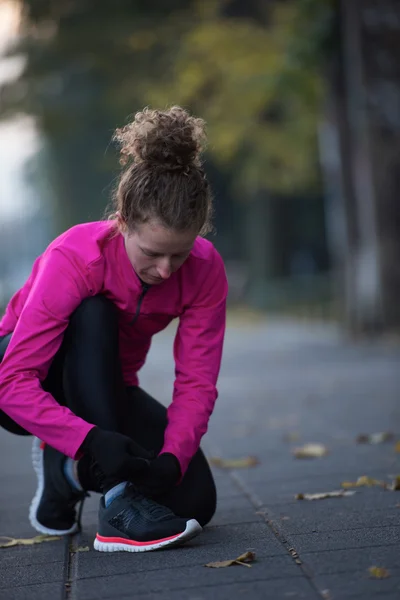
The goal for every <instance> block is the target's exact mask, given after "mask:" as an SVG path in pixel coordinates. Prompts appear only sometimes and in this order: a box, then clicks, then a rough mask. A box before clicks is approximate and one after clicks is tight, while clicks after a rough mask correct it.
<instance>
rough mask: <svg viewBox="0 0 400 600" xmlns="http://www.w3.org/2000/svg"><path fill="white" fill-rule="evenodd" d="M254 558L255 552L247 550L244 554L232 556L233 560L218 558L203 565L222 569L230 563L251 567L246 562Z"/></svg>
mask: <svg viewBox="0 0 400 600" xmlns="http://www.w3.org/2000/svg"><path fill="white" fill-rule="evenodd" d="M255 558H256V555H255V553H254V552H250V551H248V552H245V553H244V554H241V555H240V556H238V557H237V558H234V559H233V560H220V561H216V562H210V563H207V564H206V565H204V566H205V567H210V568H211V569H222V568H224V567H231V566H232V565H243V566H244V567H251V565H249V564H248V563H249V562H253V561H254V560H255Z"/></svg>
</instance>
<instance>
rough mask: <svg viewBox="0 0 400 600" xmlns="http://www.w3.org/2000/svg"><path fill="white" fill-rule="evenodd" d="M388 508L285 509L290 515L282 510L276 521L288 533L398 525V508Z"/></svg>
mask: <svg viewBox="0 0 400 600" xmlns="http://www.w3.org/2000/svg"><path fill="white" fill-rule="evenodd" d="M388 510H389V509H387V510H378V509H376V510H368V511H363V512H359V511H357V510H349V511H345V510H340V511H334V512H328V511H327V510H320V511H318V513H317V514H315V511H313V513H311V514H307V515H301V514H300V513H297V514H293V510H292V509H291V510H290V511H286V512H290V515H291V516H290V517H288V516H287V515H286V516H285V515H284V514H283V513H284V512H285V511H283V512H282V514H281V516H280V517H278V522H279V523H280V526H281V527H282V529H283V530H284V531H285V532H287V533H289V534H299V533H312V532H324V531H341V530H353V529H364V528H365V527H368V528H369V529H372V528H379V529H382V528H383V527H391V526H395V525H398V524H399V522H400V518H399V517H400V515H399V509H398V508H395V505H393V508H392V510H391V511H390V512H388ZM282 517H283V518H282Z"/></svg>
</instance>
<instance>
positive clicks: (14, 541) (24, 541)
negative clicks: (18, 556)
mask: <svg viewBox="0 0 400 600" xmlns="http://www.w3.org/2000/svg"><path fill="white" fill-rule="evenodd" d="M60 539H61V537H60V536H59V535H37V536H35V537H33V538H11V537H7V536H0V548H11V547H12V546H32V545H33V544H42V543H43V542H53V541H54V540H60ZM3 540H6V541H3Z"/></svg>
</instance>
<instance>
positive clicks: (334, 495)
mask: <svg viewBox="0 0 400 600" xmlns="http://www.w3.org/2000/svg"><path fill="white" fill-rule="evenodd" d="M355 493H356V492H350V491H345V490H334V491H333V492H322V493H321V494H296V495H295V499H296V500H324V499H325V498H342V497H343V496H353V494H355Z"/></svg>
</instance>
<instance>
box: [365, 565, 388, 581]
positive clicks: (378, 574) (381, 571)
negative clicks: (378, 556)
mask: <svg viewBox="0 0 400 600" xmlns="http://www.w3.org/2000/svg"><path fill="white" fill-rule="evenodd" d="M368 571H369V574H370V576H371V577H373V578H374V579H386V577H389V575H390V573H389V571H388V570H387V569H385V568H384V567H375V566H374V567H370V568H369V569H368Z"/></svg>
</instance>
